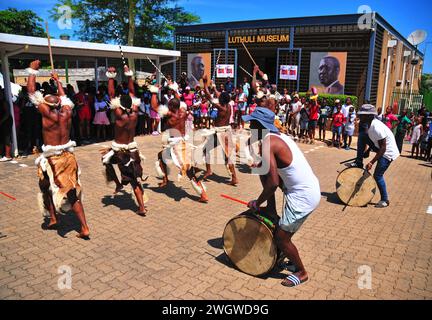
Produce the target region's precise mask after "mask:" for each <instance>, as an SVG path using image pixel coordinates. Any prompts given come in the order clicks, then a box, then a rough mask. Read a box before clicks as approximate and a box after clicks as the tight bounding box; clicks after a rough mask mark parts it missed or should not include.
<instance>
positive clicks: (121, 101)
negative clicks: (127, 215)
mask: <svg viewBox="0 0 432 320" xmlns="http://www.w3.org/2000/svg"><path fill="white" fill-rule="evenodd" d="M124 73H125V76H127V77H128V89H129V94H126V95H124V94H122V95H120V96H117V97H116V95H115V86H114V78H115V77H116V75H117V73H116V70H115V68H114V67H110V68H108V71H107V73H106V75H107V77H108V94H109V96H110V99H111V101H110V105H111V109H112V110H113V112H114V115H115V129H114V131H115V132H114V141H113V142H112V144H111V148H108V149H104V150H101V151H102V163H103V164H104V165H105V172H106V179H107V181H108V182H111V181H114V182H115V184H116V189H115V191H114V193H117V192H119V191H120V190H121V189H123V186H125V185H127V184H129V183H130V185H131V186H132V188H133V191H134V193H135V197H136V199H137V202H138V206H139V208H138V211H137V212H136V213H137V214H138V215H140V216H145V215H146V213H147V209H146V207H145V205H144V198H145V194H144V189H143V187H142V185H141V184H140V183H139V182H138V178H140V179H141V180H143V178H142V175H143V169H142V166H141V159H144V157H143V156H142V155H141V154H140V152H139V151H138V145H137V143H136V142H135V141H134V136H135V129H136V125H137V122H138V110H139V105H140V103H141V100H140V99H138V98H136V97H135V87H134V82H133V80H132V76H133V72H132V70H129V68H128V66H126V65H125V66H124ZM114 164H117V165H118V167H119V169H120V173H121V182H120V181H119V179H118V178H117V175H116V172H115V170H114V166H113V165H114Z"/></svg>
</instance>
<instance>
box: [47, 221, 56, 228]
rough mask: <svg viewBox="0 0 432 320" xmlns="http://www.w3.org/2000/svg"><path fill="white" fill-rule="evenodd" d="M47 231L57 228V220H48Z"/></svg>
mask: <svg viewBox="0 0 432 320" xmlns="http://www.w3.org/2000/svg"><path fill="white" fill-rule="evenodd" d="M47 228H48V229H56V228H57V219H50V222H49V223H48V226H47Z"/></svg>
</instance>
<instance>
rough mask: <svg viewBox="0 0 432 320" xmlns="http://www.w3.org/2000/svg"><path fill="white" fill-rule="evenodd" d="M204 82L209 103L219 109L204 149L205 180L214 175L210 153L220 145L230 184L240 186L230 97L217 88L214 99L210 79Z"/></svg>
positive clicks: (205, 77) (204, 79)
mask: <svg viewBox="0 0 432 320" xmlns="http://www.w3.org/2000/svg"><path fill="white" fill-rule="evenodd" d="M203 82H204V92H205V95H206V96H207V98H208V99H209V101H211V102H212V104H213V106H214V107H216V108H217V109H218V114H217V118H216V119H215V120H214V126H215V127H214V129H210V130H207V134H206V135H207V136H208V138H207V143H206V145H205V147H204V152H205V158H206V173H205V174H204V177H203V179H207V178H208V177H209V176H211V175H212V174H213V173H212V171H211V165H210V151H211V150H212V149H214V148H216V147H217V146H218V144H220V145H221V146H222V149H223V151H224V160H225V165H226V166H227V168H228V172H229V174H230V176H231V182H230V183H229V184H230V185H232V186H236V185H237V184H238V179H237V174H236V171H235V166H234V163H233V160H232V153H233V152H234V153H235V151H236V149H235V148H236V146H235V144H234V142H233V132H232V128H231V126H230V123H229V122H230V117H231V108H230V105H229V102H230V96H229V94H228V93H227V92H225V91H224V92H221V93H219V92H218V91H217V90H216V88H215V87H214V90H215V95H216V97H215V98H213V97H212V96H211V94H210V92H209V89H208V78H207V76H204V77H203Z"/></svg>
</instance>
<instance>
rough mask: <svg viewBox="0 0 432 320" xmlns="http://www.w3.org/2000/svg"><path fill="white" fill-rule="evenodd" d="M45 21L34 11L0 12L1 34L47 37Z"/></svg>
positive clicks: (12, 10)
mask: <svg viewBox="0 0 432 320" xmlns="http://www.w3.org/2000/svg"><path fill="white" fill-rule="evenodd" d="M42 22H43V20H42V19H41V18H40V17H39V16H38V15H37V14H36V13H34V12H33V11H32V10H17V9H15V8H8V9H6V10H1V11H0V32H1V33H11V34H19V35H24V36H34V37H46V33H45V29H44V27H43V24H42Z"/></svg>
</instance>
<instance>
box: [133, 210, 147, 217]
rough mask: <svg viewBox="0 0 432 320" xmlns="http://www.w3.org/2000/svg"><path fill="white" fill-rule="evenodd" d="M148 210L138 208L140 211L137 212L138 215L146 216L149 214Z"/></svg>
mask: <svg viewBox="0 0 432 320" xmlns="http://www.w3.org/2000/svg"><path fill="white" fill-rule="evenodd" d="M147 212H148V210H147V208H143V209H138V211H137V212H136V214H137V215H139V216H141V217H145V216H146V214H147Z"/></svg>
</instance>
